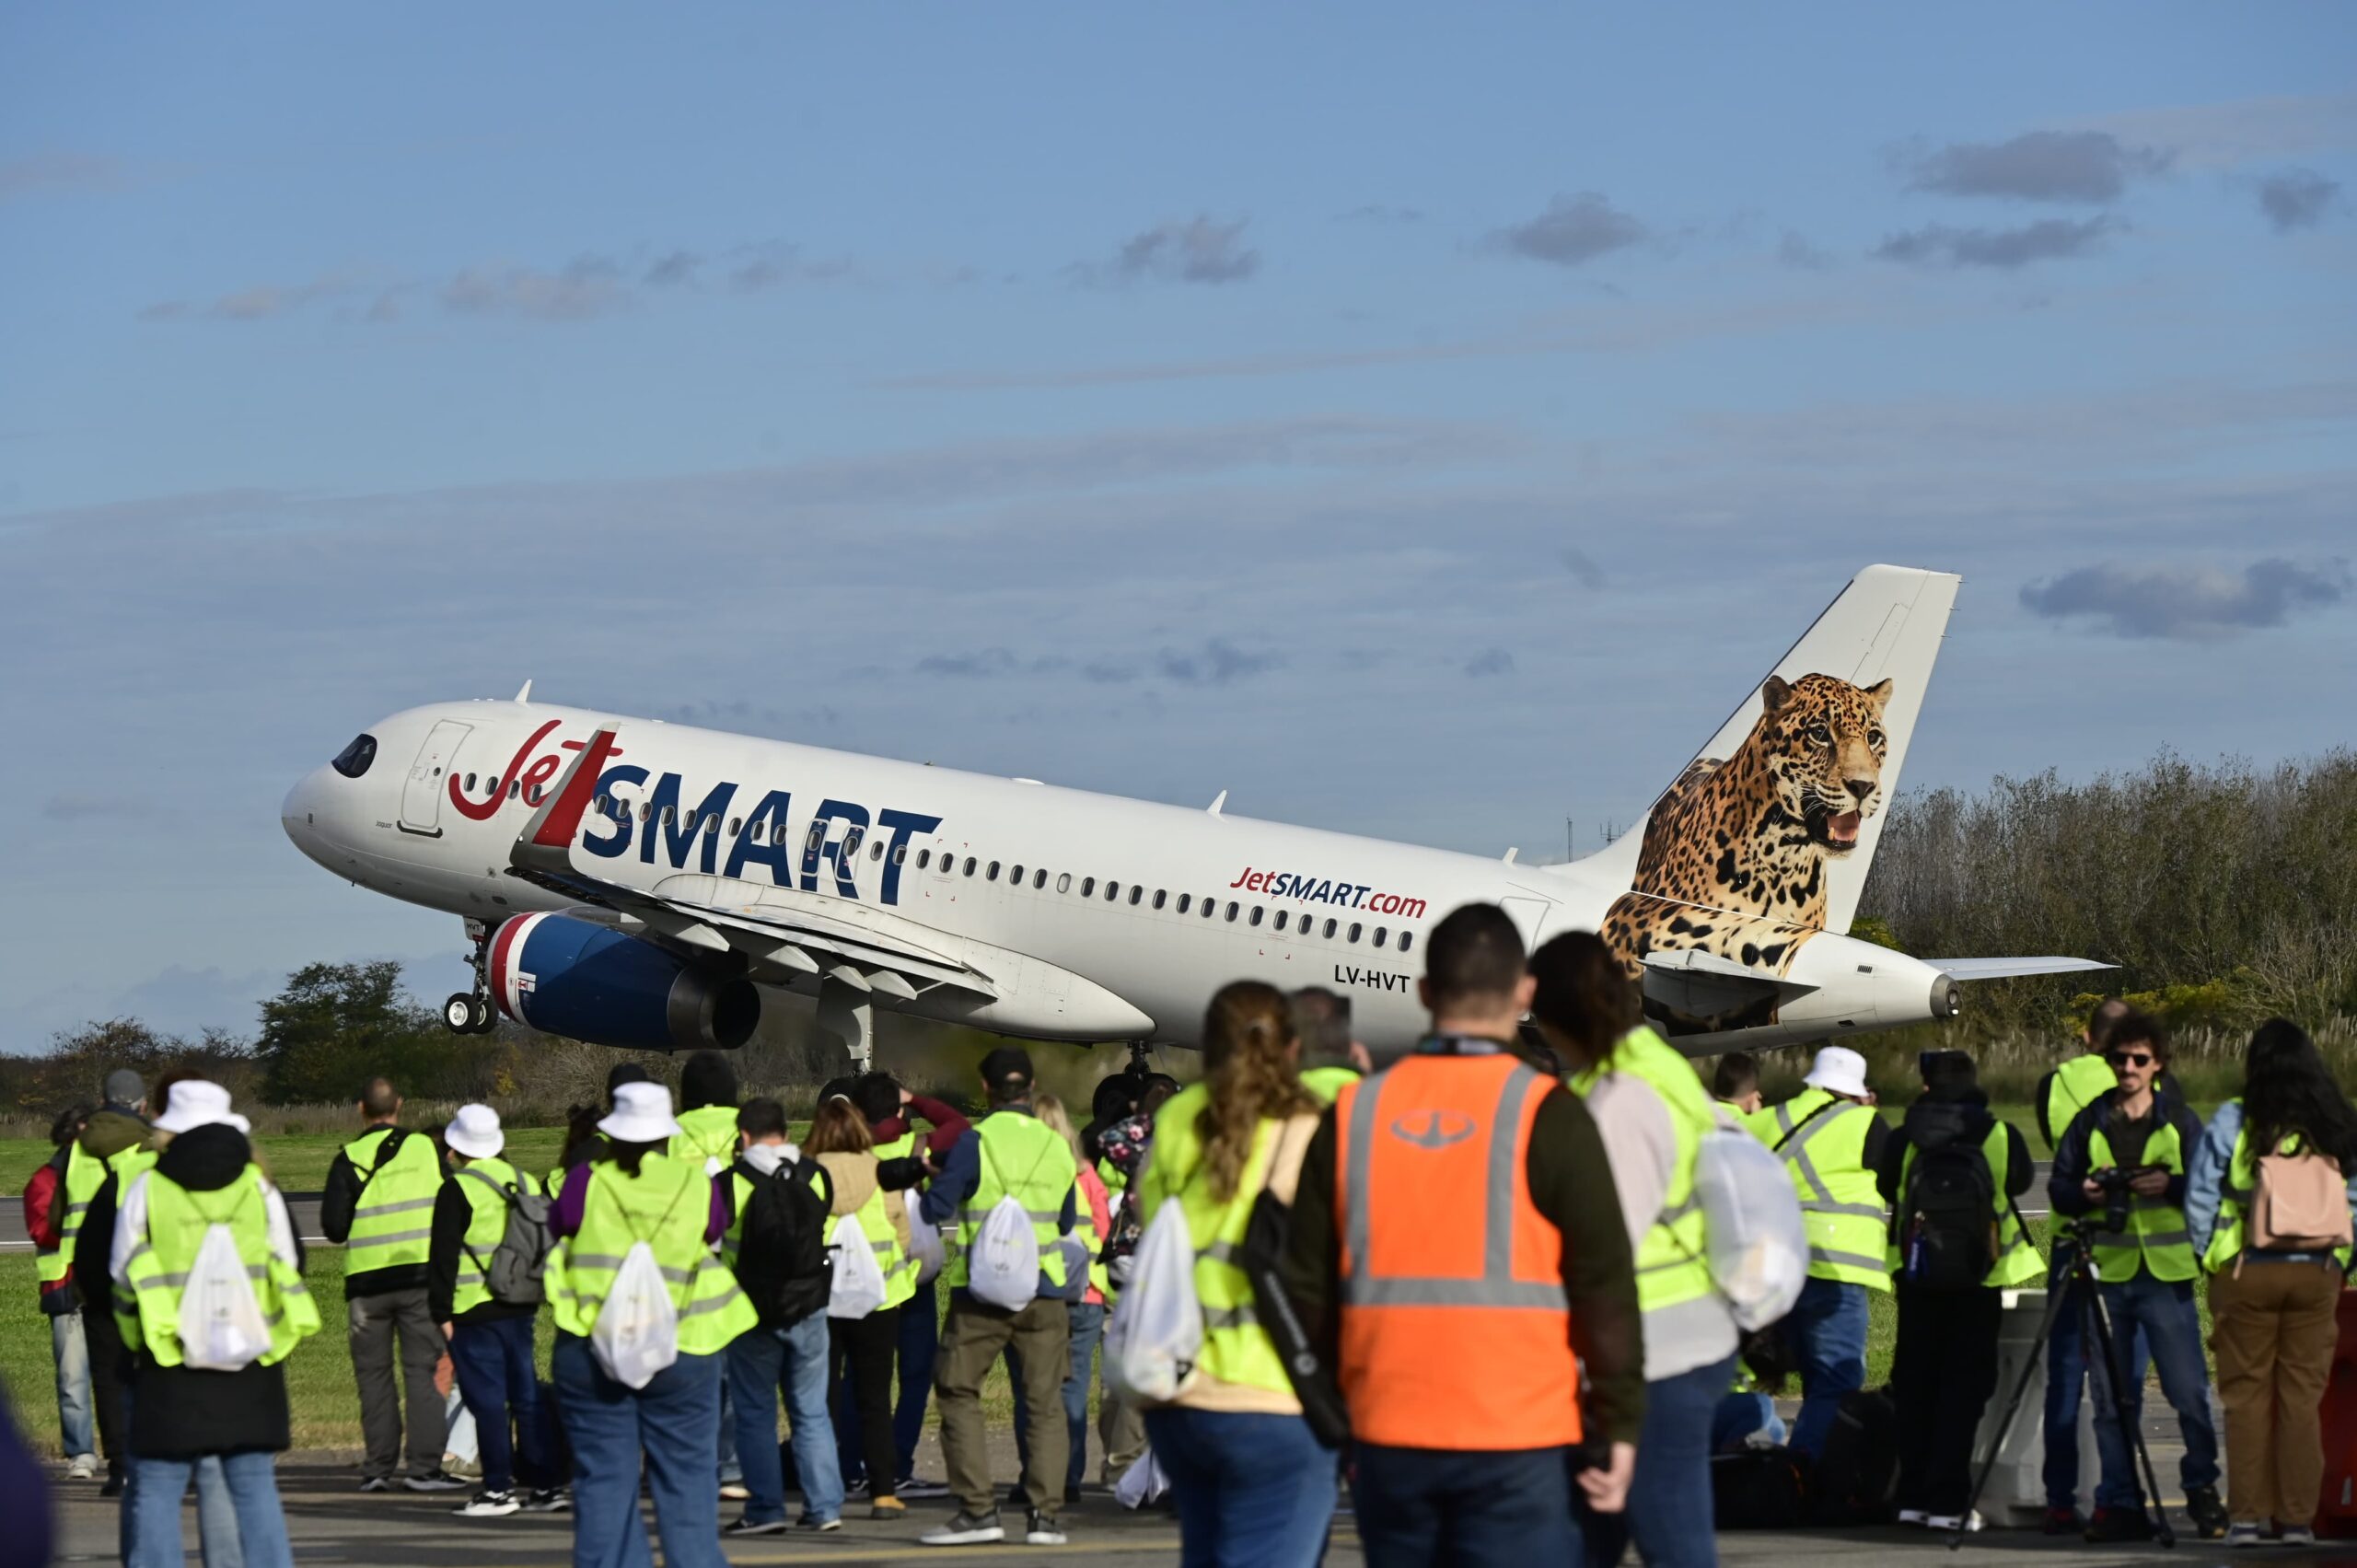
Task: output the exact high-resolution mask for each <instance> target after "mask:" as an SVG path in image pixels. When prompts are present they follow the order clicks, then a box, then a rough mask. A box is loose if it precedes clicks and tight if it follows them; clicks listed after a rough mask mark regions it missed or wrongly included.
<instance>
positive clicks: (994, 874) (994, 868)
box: [982, 860, 998, 882]
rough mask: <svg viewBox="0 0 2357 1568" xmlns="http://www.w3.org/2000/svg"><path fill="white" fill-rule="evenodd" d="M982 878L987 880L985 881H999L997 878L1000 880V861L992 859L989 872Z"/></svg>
mask: <svg viewBox="0 0 2357 1568" xmlns="http://www.w3.org/2000/svg"><path fill="white" fill-rule="evenodd" d="M982 880H983V881H985V882H995V881H997V880H998V862H997V861H995V860H993V861H992V862H991V867H990V870H989V872H988V873H987V874H985V875H984V876H983V877H982Z"/></svg>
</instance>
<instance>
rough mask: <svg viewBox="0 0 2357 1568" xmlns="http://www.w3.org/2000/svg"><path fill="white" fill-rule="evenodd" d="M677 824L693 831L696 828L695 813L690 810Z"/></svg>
mask: <svg viewBox="0 0 2357 1568" xmlns="http://www.w3.org/2000/svg"><path fill="white" fill-rule="evenodd" d="M679 826H681V827H682V828H685V829H686V830H688V831H689V832H691V833H692V832H694V831H695V830H696V814H695V813H694V812H692V811H691V812H689V813H688V814H687V816H686V818H685V819H682V820H681V822H680V823H679Z"/></svg>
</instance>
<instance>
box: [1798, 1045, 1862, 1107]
mask: <svg viewBox="0 0 2357 1568" xmlns="http://www.w3.org/2000/svg"><path fill="white" fill-rule="evenodd" d="M1801 1082H1802V1083H1804V1084H1806V1085H1807V1086H1809V1087H1810V1088H1812V1089H1823V1090H1824V1091H1825V1092H1826V1093H1828V1094H1834V1095H1848V1096H1849V1097H1851V1098H1852V1099H1864V1098H1866V1059H1865V1058H1864V1057H1863V1056H1861V1055H1859V1054H1858V1053H1857V1052H1856V1051H1852V1050H1851V1049H1850V1048H1849V1047H1848V1046H1846V1045H1829V1046H1827V1047H1826V1048H1825V1049H1824V1050H1822V1051H1818V1052H1817V1061H1816V1063H1814V1064H1812V1065H1811V1066H1810V1068H1809V1070H1808V1076H1807V1077H1805V1078H1803V1079H1802V1080H1801Z"/></svg>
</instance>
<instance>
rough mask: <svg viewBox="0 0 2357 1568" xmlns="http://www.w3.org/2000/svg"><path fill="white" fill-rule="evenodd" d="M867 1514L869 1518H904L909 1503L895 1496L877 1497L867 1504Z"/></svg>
mask: <svg viewBox="0 0 2357 1568" xmlns="http://www.w3.org/2000/svg"><path fill="white" fill-rule="evenodd" d="M867 1516H868V1517H869V1518H871V1519H905V1518H907V1517H908V1516H909V1505H908V1504H905V1503H903V1502H901V1501H900V1499H899V1498H897V1497H879V1498H877V1500H876V1501H875V1502H874V1503H872V1504H868V1508H867Z"/></svg>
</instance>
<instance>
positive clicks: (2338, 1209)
mask: <svg viewBox="0 0 2357 1568" xmlns="http://www.w3.org/2000/svg"><path fill="white" fill-rule="evenodd" d="M2287 1146H2295V1145H2289V1141H2287ZM2350 1242H2351V1226H2350V1214H2349V1183H2348V1181H2347V1179H2345V1178H2344V1177H2343V1176H2342V1175H2341V1173H2340V1161H2338V1160H2336V1159H2334V1158H2332V1157H2331V1156H2328V1155H2323V1154H2318V1153H2316V1152H2315V1151H2314V1150H2310V1149H2301V1150H2300V1151H2299V1152H2298V1153H2296V1154H2280V1153H2279V1154H2272V1155H2262V1156H2259V1161H2258V1179H2257V1180H2256V1181H2255V1182H2254V1183H2253V1184H2252V1191H2251V1204H2250V1230H2249V1234H2248V1236H2247V1237H2246V1238H2245V1240H2244V1246H2245V1248H2246V1249H2247V1250H2252V1251H2258V1252H2330V1251H2333V1250H2335V1249H2340V1248H2343V1247H2347V1246H2349V1245H2350ZM2241 1268H2242V1262H2241V1260H2239V1259H2237V1260H2235V1270H2236V1272H2240V1271H2241Z"/></svg>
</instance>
